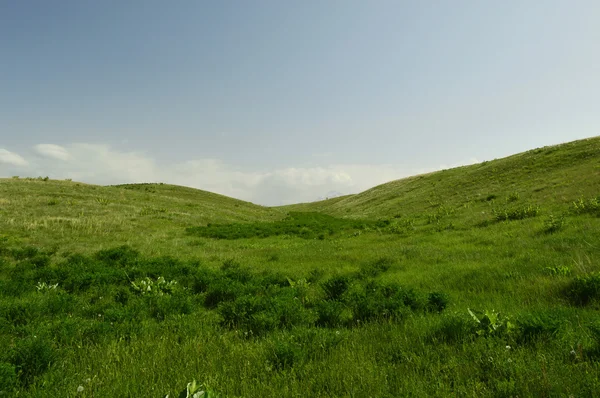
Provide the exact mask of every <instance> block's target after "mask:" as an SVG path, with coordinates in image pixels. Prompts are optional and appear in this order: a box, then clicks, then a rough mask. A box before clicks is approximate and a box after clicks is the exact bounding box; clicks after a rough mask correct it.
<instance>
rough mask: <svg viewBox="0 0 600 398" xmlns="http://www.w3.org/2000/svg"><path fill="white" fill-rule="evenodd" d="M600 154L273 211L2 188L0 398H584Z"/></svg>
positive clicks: (490, 168) (157, 191) (559, 157)
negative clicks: (186, 397)
mask: <svg viewBox="0 0 600 398" xmlns="http://www.w3.org/2000/svg"><path fill="white" fill-rule="evenodd" d="M599 150H600V139H598V138H593V139H589V140H583V141H577V142H573V143H569V144H564V145H561V146H557V147H550V148H542V149H537V150H533V151H529V152H526V153H524V154H519V155H515V156H512V157H509V158H505V159H499V160H495V161H490V162H486V163H484V164H480V165H474V166H468V167H461V168H458V169H452V170H446V171H442V172H438V173H431V174H428V175H423V176H417V177H412V178H409V179H404V180H399V181H394V182H391V183H389V184H384V185H382V186H379V187H376V188H373V189H372V190H369V191H366V192H364V193H361V194H357V195H351V196H346V197H342V198H335V199H331V200H327V201H323V202H316V203H312V204H300V205H293V206H285V207H279V208H265V207H261V206H256V205H253V204H250V203H246V202H241V201H237V200H234V199H231V198H226V197H223V196H220V195H215V194H210V193H207V192H203V191H198V190H194V189H189V188H183V187H175V186H170V185H161V184H135V185H125V186H116V187H115V186H113V187H100V186H93V185H86V184H79V183H75V182H70V181H53V180H44V179H23V178H20V179H3V180H0V347H3V349H2V350H0V391H5V395H6V396H22V397H38V396H39V397H46V396H73V397H77V396H81V397H84V396H88V397H91V396H97V397H104V396H106V397H112V396H137V395H150V396H157V397H160V396H164V395H165V394H167V393H170V394H171V395H170V396H175V395H176V393H178V392H179V391H181V390H182V389H183V388H185V386H186V384H187V383H188V382H190V381H192V380H193V379H195V380H198V381H199V382H201V383H203V385H204V387H206V388H208V389H210V390H211V391H213V392H216V393H219V394H221V396H234V397H235V396H238V397H248V396H252V397H254V396H266V397H281V396H290V397H291V396H359V395H366V396H378V397H395V396H474V397H475V396H476V397H482V396H483V397H485V396H489V397H498V396H500V397H502V396H505V397H510V396H565V397H568V396H570V395H572V396H594V394H596V391H598V390H599V389H600V376H599V375H600V332H599V331H600V316H599V315H598V310H599V309H600V282H599V281H600V277H599V276H598V275H599V272H600V264H599V255H600V245H599V244H598V243H597V242H600V217H598V215H599V213H598V211H597V207H598V206H597V203H598V197H599V195H600V167H599V166H600V157H599V156H598V155H597V154H598V153H600V152H599ZM78 387H81V389H82V391H81V392H77V391H78ZM204 387H203V388H204ZM81 389H80V390H81Z"/></svg>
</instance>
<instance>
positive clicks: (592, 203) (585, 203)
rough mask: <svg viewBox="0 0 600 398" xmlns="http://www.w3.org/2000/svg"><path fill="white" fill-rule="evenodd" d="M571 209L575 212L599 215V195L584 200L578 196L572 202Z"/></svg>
mask: <svg viewBox="0 0 600 398" xmlns="http://www.w3.org/2000/svg"><path fill="white" fill-rule="evenodd" d="M573 210H574V212H575V213H576V214H594V215H600V196H599V197H596V198H591V199H588V200H585V199H583V198H580V199H578V200H576V201H575V202H573Z"/></svg>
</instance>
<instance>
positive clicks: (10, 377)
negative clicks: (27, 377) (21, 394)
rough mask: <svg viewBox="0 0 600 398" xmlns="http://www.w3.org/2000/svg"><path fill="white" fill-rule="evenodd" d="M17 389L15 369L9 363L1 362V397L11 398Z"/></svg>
mask: <svg viewBox="0 0 600 398" xmlns="http://www.w3.org/2000/svg"><path fill="white" fill-rule="evenodd" d="M16 387H17V372H16V370H15V367H14V366H13V365H12V364H10V363H7V362H0V396H11V395H12V392H13V391H14V389H15V388H16Z"/></svg>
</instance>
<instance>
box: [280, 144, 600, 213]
mask: <svg viewBox="0 0 600 398" xmlns="http://www.w3.org/2000/svg"><path fill="white" fill-rule="evenodd" d="M598 192H600V137H594V138H589V139H585V140H580V141H574V142H570V143H565V144H561V145H556V146H550V147H544V148H539V149H534V150H531V151H528V152H524V153H520V154H517V155H513V156H509V157H506V158H503V159H497V160H492V161H487V162H483V163H479V164H475V165H472V166H464V167H458V168H454V169H450V170H443V171H438V172H434V173H429V174H423V175H417V176H413V177H409V178H405V179H401V180H397V181H392V182H389V183H386V184H382V185H379V186H377V187H374V188H372V189H369V190H367V191H365V192H362V193H359V194H356V195H347V196H343V197H338V198H333V199H329V200H324V201H320V202H313V203H303V204H297V205H290V206H283V207H282V209H283V210H294V211H318V212H324V213H327V214H331V215H336V216H342V217H362V218H364V217H367V218H373V217H375V218H378V217H392V216H395V215H409V216H417V217H418V216H419V215H423V214H425V213H428V212H432V211H436V209H437V208H439V207H440V206H445V207H447V208H449V209H452V210H456V211H457V214H456V215H457V218H458V219H461V222H466V223H468V222H473V221H474V220H477V219H478V215H477V214H478V213H481V212H482V211H483V212H485V211H486V210H489V206H488V205H487V204H488V203H489V202H492V201H493V202H494V203H496V204H498V203H499V202H503V201H505V200H506V199H507V198H508V196H510V195H514V194H518V195H519V198H520V199H521V200H525V201H531V202H535V203H539V204H541V205H542V206H544V207H545V208H547V209H548V210H550V211H551V210H554V209H558V208H561V207H564V206H566V205H569V204H570V203H571V202H572V201H573V200H574V198H578V197H588V196H591V195H597V194H598Z"/></svg>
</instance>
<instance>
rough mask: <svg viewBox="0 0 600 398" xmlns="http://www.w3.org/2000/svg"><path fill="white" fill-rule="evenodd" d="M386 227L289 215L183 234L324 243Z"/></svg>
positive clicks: (210, 226) (321, 216)
mask: <svg viewBox="0 0 600 398" xmlns="http://www.w3.org/2000/svg"><path fill="white" fill-rule="evenodd" d="M386 221H387V223H386ZM388 224H389V220H384V221H370V220H369V221H367V220H354V219H345V218H337V217H333V216H329V215H326V214H321V213H311V212H306V213H303V212H290V213H289V215H288V217H286V218H285V219H283V220H279V221H274V222H255V223H233V224H207V225H206V226H202V227H192V228H188V229H187V232H188V233H189V234H192V235H195V236H201V237H205V238H213V239H246V238H253V237H257V238H267V237H270V236H281V235H288V236H296V237H299V238H303V239H325V237H326V236H329V235H333V234H336V233H340V232H352V231H360V230H363V229H365V228H373V229H375V228H377V227H378V226H380V227H385V226H387V225H388Z"/></svg>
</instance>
